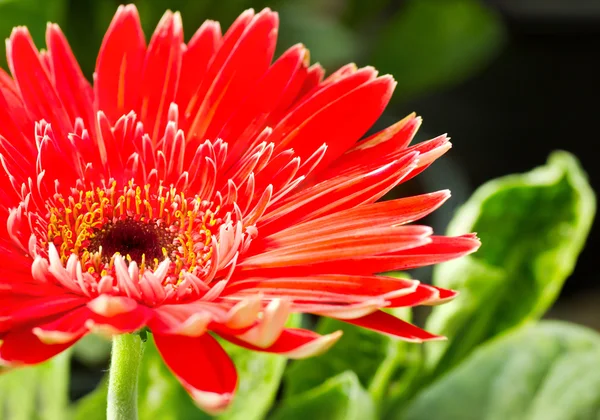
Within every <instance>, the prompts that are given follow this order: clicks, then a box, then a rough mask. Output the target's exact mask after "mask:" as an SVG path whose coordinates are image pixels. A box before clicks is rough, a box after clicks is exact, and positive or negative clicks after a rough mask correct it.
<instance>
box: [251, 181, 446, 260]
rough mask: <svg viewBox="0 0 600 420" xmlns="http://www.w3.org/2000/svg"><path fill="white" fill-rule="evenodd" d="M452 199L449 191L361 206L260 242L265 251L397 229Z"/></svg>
mask: <svg viewBox="0 0 600 420" xmlns="http://www.w3.org/2000/svg"><path fill="white" fill-rule="evenodd" d="M449 197H450V192H449V191H447V190H446V191H439V192H437V193H431V194H425V195H419V196H414V197H407V198H401V199H398V200H390V201H383V202H379V203H373V204H367V205H363V206H358V207H355V208H352V209H348V210H344V211H340V212H337V213H333V214H329V215H327V216H324V217H319V218H317V219H313V220H310V221H307V222H304V223H298V224H296V225H294V226H290V227H289V228H287V229H283V230H281V231H279V232H276V233H274V234H273V235H270V236H268V237H266V238H264V239H263V240H262V241H261V242H263V243H264V244H265V247H266V248H270V247H273V246H275V244H277V245H278V246H281V245H282V244H286V243H292V242H299V241H301V240H305V239H307V238H311V237H322V236H323V235H332V234H336V233H339V234H342V235H350V234H351V232H353V231H356V230H357V229H363V228H366V227H371V228H377V227H384V226H388V227H391V226H397V225H400V224H405V223H410V222H413V221H415V220H418V219H420V218H422V217H425V216H426V215H427V214H429V213H431V212H432V211H434V210H435V209H437V208H438V207H439V206H441V205H442V204H443V203H444V201H446V200H447V199H448V198H449Z"/></svg>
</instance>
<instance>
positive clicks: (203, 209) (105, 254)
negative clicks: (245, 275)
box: [40, 182, 231, 276]
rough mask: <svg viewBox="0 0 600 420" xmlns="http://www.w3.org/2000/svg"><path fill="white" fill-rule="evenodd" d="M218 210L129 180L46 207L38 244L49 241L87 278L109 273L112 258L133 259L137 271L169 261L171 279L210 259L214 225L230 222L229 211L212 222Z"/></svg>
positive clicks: (52, 203)
mask: <svg viewBox="0 0 600 420" xmlns="http://www.w3.org/2000/svg"><path fill="white" fill-rule="evenodd" d="M213 207H214V208H215V209H214V211H213ZM219 210H220V206H218V205H217V206H215V205H214V204H213V203H211V202H208V201H206V200H201V199H200V198H199V197H193V198H186V197H185V195H184V194H183V193H179V192H178V191H176V190H175V188H166V187H163V186H158V187H156V188H152V186H150V185H145V186H144V187H140V186H137V185H135V184H134V183H132V182H130V183H129V184H128V185H126V186H125V187H123V188H122V189H121V190H119V189H117V183H116V182H113V183H112V184H111V186H110V187H108V188H106V187H105V188H100V187H98V188H95V189H91V190H89V191H77V192H76V193H74V194H72V195H70V196H68V197H63V196H58V197H57V198H56V199H55V200H53V201H52V202H51V203H49V204H48V212H49V217H48V218H47V220H48V222H47V229H46V230H47V235H46V238H44V239H45V240H44V239H43V240H42V241H41V243H40V246H41V248H43V249H45V248H47V245H48V244H49V243H53V244H54V246H55V247H56V249H57V251H58V253H59V255H60V257H61V260H62V262H63V264H66V262H67V260H68V259H69V257H70V256H71V255H73V254H74V255H76V256H77V257H78V259H79V261H80V262H81V264H82V269H83V270H84V271H87V272H88V273H92V274H93V273H97V274H99V275H104V274H106V273H107V272H109V271H110V270H109V268H111V267H112V260H113V258H114V255H122V256H123V257H125V258H126V259H127V260H128V261H135V262H136V263H137V264H138V265H139V266H140V269H141V270H144V269H145V268H147V267H149V268H152V269H156V267H157V266H158V264H160V263H161V262H162V261H164V260H165V259H170V260H171V261H172V263H173V267H172V270H170V273H171V275H175V276H176V275H178V274H179V273H180V272H181V271H182V270H185V271H187V272H190V273H194V272H196V271H197V270H198V269H202V268H203V267H204V265H205V264H206V262H207V261H208V260H209V259H210V258H211V254H212V252H213V246H212V241H213V237H214V236H215V235H217V233H218V230H219V228H220V225H221V224H222V223H223V221H225V222H227V220H229V221H230V222H231V215H230V214H229V213H227V214H226V219H225V220H224V219H221V218H218V217H217V216H218V213H219Z"/></svg>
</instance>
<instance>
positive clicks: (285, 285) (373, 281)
mask: <svg viewBox="0 0 600 420" xmlns="http://www.w3.org/2000/svg"><path fill="white" fill-rule="evenodd" d="M418 285H419V282H418V281H416V280H405V279H396V278H392V277H383V276H348V275H336V274H322V275H315V276H312V277H277V278H246V279H240V280H237V281H236V280H234V281H231V282H230V284H229V285H228V287H227V288H226V289H225V291H224V293H223V295H224V296H232V295H234V296H248V298H247V299H250V298H251V297H252V296H257V295H259V294H260V295H263V296H265V297H274V296H281V297H288V298H289V299H292V300H294V301H310V302H329V303H334V302H337V303H350V302H362V301H364V300H368V299H371V298H373V297H384V296H386V297H387V295H389V294H390V293H393V294H394V297H399V296H402V295H409V294H412V293H414V292H415V291H416V289H417V288H418Z"/></svg>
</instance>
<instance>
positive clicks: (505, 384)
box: [391, 321, 600, 420]
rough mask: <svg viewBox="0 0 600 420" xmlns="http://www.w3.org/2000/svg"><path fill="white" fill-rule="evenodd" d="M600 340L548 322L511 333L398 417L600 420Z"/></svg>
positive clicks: (589, 332) (425, 419)
mask: <svg viewBox="0 0 600 420" xmlns="http://www.w3.org/2000/svg"><path fill="white" fill-rule="evenodd" d="M598 366H600V335H599V334H597V333H596V332H594V331H592V330H589V329H587V328H583V327H580V326H577V325H573V324H568V323H563V322H550V321H548V322H541V323H539V324H538V325H529V326H525V327H523V328H520V329H518V330H516V331H515V332H512V333H510V334H507V335H504V336H502V337H500V338H498V339H496V340H494V341H492V342H490V343H488V344H486V345H484V346H482V347H481V348H479V349H478V350H476V351H475V352H474V353H473V354H472V355H471V356H470V357H469V358H467V359H466V360H465V361H464V362H463V363H462V364H460V365H459V366H457V367H456V368H455V369H454V370H452V371H450V372H448V374H447V375H445V376H444V377H442V378H441V379H440V380H439V381H438V382H436V383H434V384H433V385H431V386H430V387H429V388H426V389H425V390H424V391H423V392H422V393H421V394H419V395H418V396H417V397H416V398H415V399H414V400H413V401H412V403H411V404H410V405H409V406H408V407H406V410H405V411H403V412H397V413H395V415H394V416H391V419H398V420H429V419H440V420H441V419H444V420H511V419H514V420H588V419H589V420H595V419H598V418H600V369H598Z"/></svg>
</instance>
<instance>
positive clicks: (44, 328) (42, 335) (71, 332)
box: [33, 306, 91, 344]
mask: <svg viewBox="0 0 600 420" xmlns="http://www.w3.org/2000/svg"><path fill="white" fill-rule="evenodd" d="M90 315H91V312H90V310H89V309H88V308H86V307H85V306H84V307H81V308H77V309H75V310H73V311H70V312H67V313H66V314H65V315H63V316H61V317H59V318H57V319H55V320H53V321H51V322H48V323H46V324H42V325H39V326H37V327H35V328H34V329H33V333H34V334H35V335H36V336H37V337H38V338H39V339H40V340H41V341H42V342H43V343H44V344H65V343H72V342H74V341H77V340H78V339H80V338H81V337H83V336H84V335H85V333H86V332H87V330H88V329H87V327H86V326H85V325H86V321H87V320H88V319H89V318H90Z"/></svg>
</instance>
